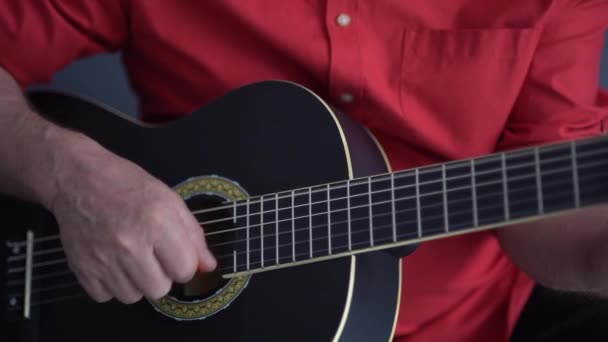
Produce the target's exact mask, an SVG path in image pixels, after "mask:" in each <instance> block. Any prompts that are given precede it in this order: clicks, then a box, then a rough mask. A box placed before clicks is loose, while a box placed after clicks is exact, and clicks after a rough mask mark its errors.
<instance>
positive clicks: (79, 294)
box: [9, 193, 570, 311]
mask: <svg viewBox="0 0 608 342" xmlns="http://www.w3.org/2000/svg"><path fill="white" fill-rule="evenodd" d="M569 194H570V193H569ZM496 217H502V216H496ZM391 227H392V224H386V225H384V226H383V228H385V229H388V228H391ZM342 235H344V234H342ZM402 236H404V234H398V237H399V238H401V237H402ZM391 241H392V236H385V237H382V238H379V239H377V240H376V242H378V243H383V242H391ZM303 243H305V242H303ZM367 244H368V242H367V241H359V242H354V243H352V246H358V245H367ZM341 248H342V249H345V248H347V246H346V245H344V246H342V247H341ZM326 251H327V252H329V248H324V249H321V250H318V252H326ZM305 255H308V253H307V252H302V253H298V254H296V257H297V256H305ZM329 255H331V254H327V255H323V256H319V257H317V258H321V257H324V256H329ZM291 258H292V256H291V255H286V256H283V257H281V258H279V259H291ZM290 264H291V263H284V264H281V263H279V265H284V266H287V267H289V265H290ZM240 266H243V267H244V264H242V265H240ZM231 268H232V267H225V268H220V269H218V270H217V271H218V272H219V271H221V270H222V269H228V270H230V269H231ZM62 285H63V286H64V288H69V287H71V286H78V287H79V289H78V290H76V291H77V292H76V293H72V294H71V295H67V296H62V297H56V298H49V299H46V300H42V301H38V302H33V303H32V304H31V306H37V305H41V304H47V303H52V302H58V301H63V300H68V299H72V298H74V297H82V296H85V295H86V293H85V292H84V290H83V289H82V287H81V286H80V284H79V283H78V282H77V281H75V282H70V283H65V284H62ZM52 290H53V289H48V291H52ZM46 291H47V290H46V289H45V288H38V289H37V293H40V292H46ZM22 296H23V294H22V293H15V294H12V295H9V298H20V297H22ZM19 309H22V307H21V306H15V307H11V308H9V311H13V310H19Z"/></svg>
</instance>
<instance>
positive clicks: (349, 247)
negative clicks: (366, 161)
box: [346, 179, 353, 251]
mask: <svg viewBox="0 0 608 342" xmlns="http://www.w3.org/2000/svg"><path fill="white" fill-rule="evenodd" d="M346 221H347V223H346V225H347V227H348V250H349V251H352V248H353V247H352V236H351V234H350V229H351V222H350V179H349V180H347V181H346Z"/></svg>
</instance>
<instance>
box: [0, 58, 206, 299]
mask: <svg viewBox="0 0 608 342" xmlns="http://www.w3.org/2000/svg"><path fill="white" fill-rule="evenodd" d="M82 115H86V113H82ZM0 192H1V193H3V194H8V195H12V196H15V197H18V198H22V199H26V200H30V201H34V202H38V203H41V204H42V205H44V206H45V207H46V208H47V209H49V210H51V211H52V212H53V213H54V214H55V217H56V218H57V221H58V222H59V225H60V235H61V239H62V242H63V245H64V249H65V252H66V254H67V257H68V262H69V264H70V267H71V268H72V270H73V271H74V272H75V274H76V276H77V277H78V280H79V281H80V283H81V284H82V285H83V287H84V288H85V289H86V291H87V292H88V293H89V295H90V296H91V297H93V299H95V300H96V301H99V302H103V301H107V300H110V299H111V298H113V297H115V298H117V299H118V300H120V301H121V302H123V303H133V302H136V301H138V300H139V299H141V297H142V296H146V297H150V298H154V299H157V298H159V297H162V296H164V295H165V294H167V292H168V291H169V289H170V286H171V283H172V281H176V282H185V281H188V280H189V279H190V278H192V276H193V275H194V273H195V272H196V270H197V268H198V269H200V270H202V271H210V270H212V269H213V268H215V259H214V258H213V256H212V255H211V253H210V252H209V251H208V249H207V247H206V245H205V239H204V237H203V231H202V228H201V227H200V225H199V223H198V222H196V220H195V219H194V217H193V215H192V214H191V213H190V212H189V210H188V208H187V207H186V205H185V203H184V202H183V201H182V199H181V198H179V197H178V196H177V194H176V193H174V192H173V191H172V190H171V189H169V188H168V187H167V186H165V184H163V183H162V182H160V181H159V180H157V179H155V178H154V177H152V176H151V175H149V174H148V173H146V172H145V171H144V170H143V169H141V168H140V167H138V166H137V165H135V164H133V163H131V162H129V161H127V160H125V159H122V158H120V157H118V156H116V155H114V154H112V153H110V152H109V151H107V150H106V149H104V148H103V147H102V146H100V145H99V144H97V143H96V142H95V141H93V140H91V139H90V138H88V137H86V136H84V135H82V134H79V133H76V132H72V131H69V130H66V129H63V128H61V127H58V126H56V125H54V124H52V123H50V122H48V121H47V120H45V119H44V118H42V117H41V116H40V115H38V114H37V113H34V112H33V111H32V110H31V109H30V108H29V106H28V105H27V103H26V101H25V99H24V98H23V94H22V93H21V90H20V89H19V86H18V85H17V83H16V82H15V80H14V79H13V78H12V76H11V75H9V74H8V73H7V72H6V71H5V70H3V69H2V68H0Z"/></svg>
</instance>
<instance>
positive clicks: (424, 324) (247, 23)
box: [0, 0, 608, 342]
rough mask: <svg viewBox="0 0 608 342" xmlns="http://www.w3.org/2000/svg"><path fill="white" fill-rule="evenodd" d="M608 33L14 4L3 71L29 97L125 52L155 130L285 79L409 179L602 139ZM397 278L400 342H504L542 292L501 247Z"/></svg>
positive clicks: (505, 11)
mask: <svg viewBox="0 0 608 342" xmlns="http://www.w3.org/2000/svg"><path fill="white" fill-rule="evenodd" d="M607 18H608V2H607V1H600V0H590V1H584V0H577V1H574V0H520V1H514V0H494V1H487V0H454V1H446V0H424V1H415V0H411V1H380V0H374V1H371V0H370V1H352V0H327V1H315V0H308V1H296V0H289V1H285V0H274V1H272V0H267V1H242V0H232V1H228V0H224V1H198V0H193V1H159V0H147V1H143V0H142V1H119V0H104V1H50V0H49V1H19V0H14V1H3V2H2V4H1V5H0V47H1V52H0V64H1V65H3V66H4V67H5V68H7V69H8V70H9V71H10V72H11V73H12V74H13V75H14V76H15V77H16V78H17V79H18V81H19V82H20V83H21V84H22V85H23V86H26V85H28V84H31V83H34V82H43V81H47V80H48V79H49V77H50V76H51V74H52V73H53V72H54V71H56V70H58V69H59V68H61V67H62V66H64V65H66V64H68V63H69V62H70V61H72V60H74V59H76V58H78V57H82V56H86V55H90V54H93V53H97V52H100V51H105V50H117V49H121V48H122V49H123V50H124V62H125V64H126V65H127V67H128V70H129V76H130V80H131V83H132V86H133V87H134V88H135V90H136V91H137V92H138V94H139V95H140V99H141V112H142V113H143V117H144V118H145V119H149V120H154V119H162V118H161V117H160V116H161V115H164V114H166V113H174V115H176V116H177V115H183V113H188V112H190V111H192V110H194V109H195V108H197V107H199V106H201V105H204V104H205V103H206V102H207V101H209V100H211V99H213V98H215V97H217V96H220V95H222V94H224V93H226V92H228V91H230V90H232V89H234V88H236V87H239V86H242V85H244V84H247V83H250V82H255V81H260V80H267V79H288V80H291V81H295V82H298V83H300V84H303V85H304V86H306V87H308V88H310V89H312V90H314V91H315V92H317V93H318V94H320V95H321V96H322V97H324V98H325V99H327V100H328V101H330V102H332V103H333V104H334V105H337V106H338V107H340V108H342V109H343V110H344V111H345V112H347V113H350V115H352V116H353V117H354V118H355V119H357V120H359V121H360V122H361V123H363V124H365V125H366V126H367V127H369V128H370V129H371V130H372V131H373V132H374V133H375V134H376V136H377V138H378V139H379V141H380V142H381V143H382V145H383V146H384V148H385V149H386V151H387V153H388V155H389V158H390V161H391V163H392V165H393V168H394V169H403V168H409V167H414V166H419V165H424V164H428V163H431V162H438V161H446V160H451V159H457V158H465V157H471V156H478V155H482V154H487V153H490V152H493V151H496V150H500V149H506V148H512V147H516V146H524V145H530V144H535V143H542V142H548V141H556V140H561V139H567V138H573V137H577V136H584V135H592V134H598V133H600V132H601V130H602V120H604V119H605V118H606V116H607V107H608V100H607V98H606V96H605V95H603V94H602V93H601V92H600V91H599V90H598V83H599V82H598V77H599V63H600V62H599V60H600V50H601V47H602V45H603V39H604V35H603V32H604V30H605V28H606V25H607V22H608V19H607ZM91 81H94V80H91ZM403 269H404V279H403V280H404V282H403V284H404V285H403V296H402V306H401V311H400V315H399V322H398V324H397V329H396V335H395V336H396V340H400V341H402V340H405V338H406V337H409V338H407V341H467V342H468V341H504V340H507V339H508V336H509V335H510V333H511V331H512V329H513V327H514V324H515V322H516V319H517V317H518V314H519V313H520V311H521V309H522V307H523V305H524V303H525V301H526V299H527V297H528V295H529V293H530V290H531V288H532V286H533V282H532V281H531V280H530V279H529V278H528V277H527V276H526V275H525V274H523V273H522V272H521V271H520V270H518V268H516V267H515V266H514V265H513V264H512V263H511V262H510V261H509V260H508V259H507V258H506V257H505V255H504V254H503V253H502V251H501V249H500V246H499V243H498V241H497V239H496V237H495V234H494V233H493V232H483V233H477V234H471V235H465V236H460V237H453V238H449V239H445V240H440V241H434V242H428V243H425V244H423V245H422V246H421V247H420V248H419V249H418V251H416V253H414V254H413V255H412V256H411V257H408V258H406V259H405V260H404V261H403Z"/></svg>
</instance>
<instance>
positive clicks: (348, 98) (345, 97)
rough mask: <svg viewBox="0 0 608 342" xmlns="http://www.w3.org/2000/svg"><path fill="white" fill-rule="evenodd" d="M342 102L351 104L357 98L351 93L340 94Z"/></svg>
mask: <svg viewBox="0 0 608 342" xmlns="http://www.w3.org/2000/svg"><path fill="white" fill-rule="evenodd" d="M340 100H342V102H344V103H351V102H353V101H354V100H355V97H354V96H353V94H351V93H342V94H340Z"/></svg>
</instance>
